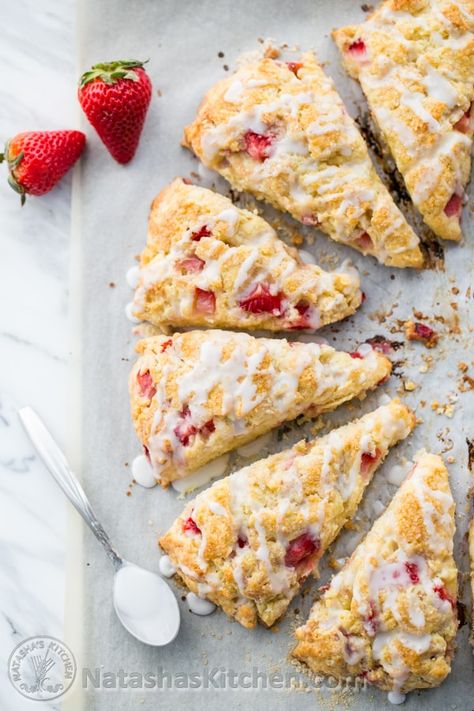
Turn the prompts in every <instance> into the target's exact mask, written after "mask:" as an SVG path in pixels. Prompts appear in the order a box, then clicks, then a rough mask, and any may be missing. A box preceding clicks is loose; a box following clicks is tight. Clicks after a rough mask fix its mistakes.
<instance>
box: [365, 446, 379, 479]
mask: <svg viewBox="0 0 474 711" xmlns="http://www.w3.org/2000/svg"><path fill="white" fill-rule="evenodd" d="M380 454H381V452H380V450H379V449H376V450H375V452H374V453H373V454H371V453H370V452H364V454H363V455H362V457H361V459H360V471H361V474H367V472H368V471H370V469H371V468H372V467H373V466H374V464H376V462H378V460H379V459H380Z"/></svg>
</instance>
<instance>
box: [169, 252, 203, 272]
mask: <svg viewBox="0 0 474 711" xmlns="http://www.w3.org/2000/svg"><path fill="white" fill-rule="evenodd" d="M205 264H206V262H205V261H204V259H200V258H199V257H197V256H196V255H195V254H191V255H190V256H189V257H185V258H184V259H181V260H180V261H179V262H177V263H176V266H177V267H178V269H181V271H183V272H184V273H185V274H197V273H198V272H202V270H203V269H204V266H205Z"/></svg>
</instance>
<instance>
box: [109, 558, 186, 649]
mask: <svg viewBox="0 0 474 711" xmlns="http://www.w3.org/2000/svg"><path fill="white" fill-rule="evenodd" d="M114 606H115V610H116V612H117V615H118V616H119V618H120V620H121V621H122V623H123V625H124V626H125V628H126V629H127V630H128V631H129V632H130V633H131V634H133V635H135V636H138V637H139V638H140V639H142V640H143V641H144V642H145V643H146V644H151V645H154V646H161V645H163V644H168V643H169V642H171V641H172V640H173V639H174V638H175V637H176V635H177V633H178V629H179V608H178V603H177V602H176V598H175V596H174V595H173V593H172V592H171V590H170V589H169V587H168V584H167V583H165V581H164V580H163V579H162V578H160V576H159V575H156V573H152V572H151V571H149V570H144V569H143V568H139V567H137V566H136V565H131V564H130V563H126V564H125V565H124V566H123V568H120V570H119V571H118V572H117V573H116V574H115V578H114Z"/></svg>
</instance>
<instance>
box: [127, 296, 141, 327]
mask: <svg viewBox="0 0 474 711" xmlns="http://www.w3.org/2000/svg"><path fill="white" fill-rule="evenodd" d="M133 308H134V306H133V303H132V302H131V301H130V303H128V304H127V305H126V307H125V315H126V317H127V318H128V320H129V321H131V322H132V323H141V320H140V319H139V318H137V317H136V316H134V315H133Z"/></svg>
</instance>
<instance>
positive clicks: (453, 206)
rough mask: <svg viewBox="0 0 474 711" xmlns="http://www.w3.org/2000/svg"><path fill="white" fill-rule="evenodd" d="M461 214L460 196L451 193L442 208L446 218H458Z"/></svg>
mask: <svg viewBox="0 0 474 711" xmlns="http://www.w3.org/2000/svg"><path fill="white" fill-rule="evenodd" d="M461 212H462V195H458V193H453V194H452V195H451V197H450V198H449V200H448V202H447V203H446V206H445V208H444V214H445V215H446V216H447V217H459V216H460V215H461Z"/></svg>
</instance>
